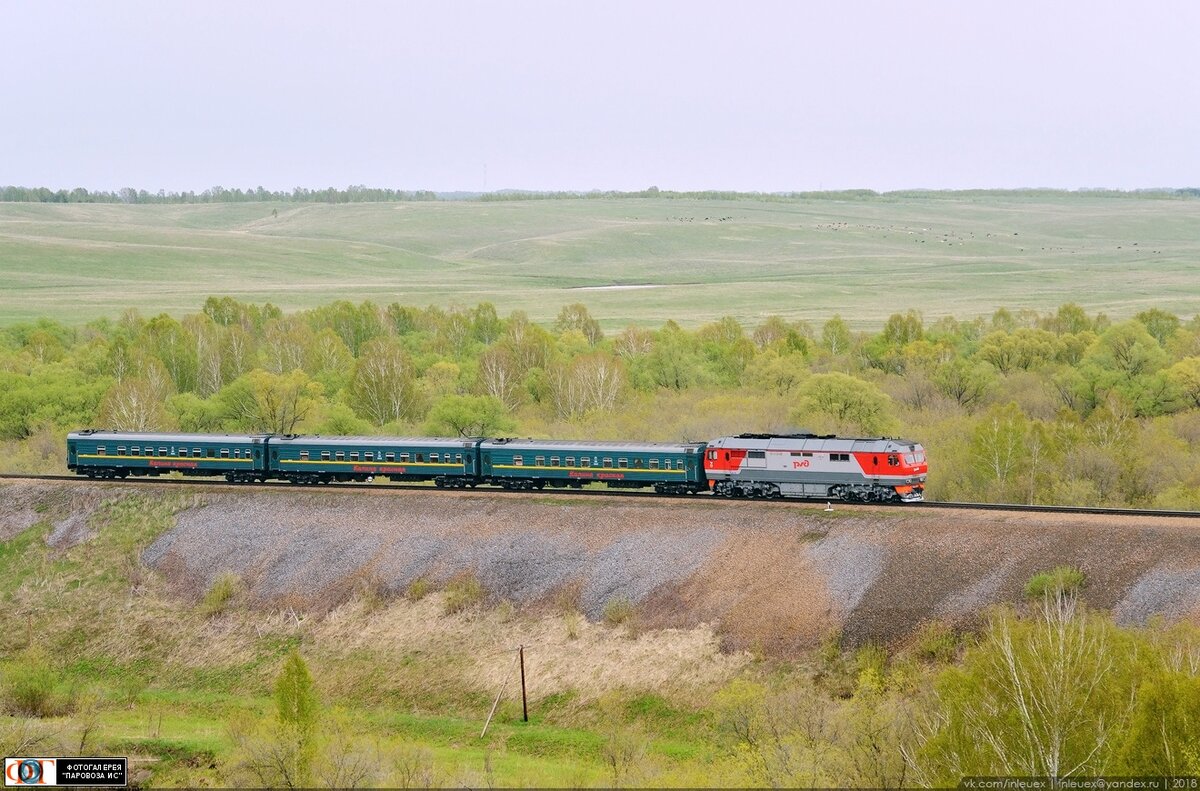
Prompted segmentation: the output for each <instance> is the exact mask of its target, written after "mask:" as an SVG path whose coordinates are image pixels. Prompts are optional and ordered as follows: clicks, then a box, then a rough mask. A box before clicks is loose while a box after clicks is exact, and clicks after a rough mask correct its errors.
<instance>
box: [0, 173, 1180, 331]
mask: <svg viewBox="0 0 1200 791" xmlns="http://www.w3.org/2000/svg"><path fill="white" fill-rule="evenodd" d="M275 209H278V217H273V216H272V211H273V210H275ZM722 217H723V218H728V219H726V220H723V221H719V220H718V218H722ZM1197 222H1200V201H1196V200H1182V199H1177V200H1166V199H1151V198H1145V197H1136V196H1122V197H1113V196H1103V197H1098V196H1089V195H1085V194H1076V195H1064V194H1041V193H1038V192H1030V193H1024V194H1014V193H1003V194H999V193H998V194H991V195H989V194H987V193H972V194H969V195H958V196H953V195H946V194H930V195H928V196H921V195H905V196H883V197H878V198H874V199H869V200H834V199H830V198H820V199H800V200H794V201H755V200H738V201H698V200H670V199H641V200H634V199H621V200H556V201H528V202H521V201H514V202H503V203H472V202H464V203H413V204H352V205H340V206H331V205H323V204H321V205H300V206H297V205H291V204H287V205H282V204H281V205H273V204H241V205H236V204H222V205H201V206H117V205H41V204H0V262H2V263H0V294H3V295H4V296H3V297H0V323H7V322H13V321H19V320H28V319H34V318H36V317H40V316H50V317H56V318H59V319H61V320H63V321H67V322H81V321H86V320H89V319H93V318H97V317H101V316H116V315H119V314H120V312H121V311H122V310H124V309H125V308H127V307H130V306H133V307H137V308H139V309H141V310H142V311H143V312H145V313H150V314H154V313H158V312H160V311H167V312H170V313H174V314H177V315H178V314H183V313H187V312H194V311H195V310H197V309H198V308H199V307H200V305H201V304H202V302H203V301H204V299H205V298H206V297H207V296H209V295H213V294H220V295H232V296H236V297H239V298H241V299H245V300H250V301H256V302H262V301H268V300H269V301H271V302H274V303H276V304H278V305H281V306H282V307H284V308H285V309H288V310H292V309H299V308H305V307H312V306H314V305H317V304H324V303H327V302H329V301H331V300H333V299H350V300H354V301H361V300H364V299H371V300H374V301H376V302H380V303H385V304H386V303H388V302H393V301H399V302H403V303H407V304H414V305H427V304H437V305H442V306H448V305H454V304H475V303H477V302H480V301H484V300H486V301H491V302H493V303H495V304H496V306H497V307H498V308H499V309H500V310H501V311H502V312H507V311H510V310H514V309H520V310H525V311H527V312H528V313H529V315H530V316H531V318H533V319H534V320H535V321H539V322H550V321H552V320H553V318H554V316H555V315H556V314H557V312H558V310H559V308H560V307H561V306H562V305H564V304H567V303H571V302H584V303H585V304H587V305H588V307H589V308H590V309H591V310H592V312H593V313H594V314H595V315H597V316H599V317H600V318H601V319H602V320H603V321H604V323H605V325H606V327H607V328H609V329H612V328H614V327H620V326H624V325H626V324H629V323H637V324H643V325H654V326H657V325H659V324H661V322H662V320H663V317H666V316H672V317H676V318H677V319H682V323H685V324H690V325H695V324H699V323H702V322H705V321H709V320H712V319H714V318H717V317H719V316H721V315H725V314H729V315H733V316H735V317H737V318H739V319H741V320H743V321H744V322H747V323H750V324H754V323H756V322H757V321H759V320H760V319H761V317H762V316H763V315H766V314H769V313H779V314H781V315H783V316H785V317H788V318H800V319H810V320H824V319H825V318H828V317H829V316H831V315H832V314H834V313H840V314H842V315H843V316H844V317H845V318H847V319H848V320H849V321H851V322H852V323H854V324H856V325H858V326H860V327H867V326H872V327H873V326H877V325H878V324H879V323H881V322H882V321H883V320H884V319H885V318H886V317H887V316H888V315H890V314H891V313H894V312H897V311H904V310H906V309H908V308H916V309H919V310H922V311H924V313H925V315H926V317H927V318H929V319H934V318H937V317H939V316H943V315H950V314H953V315H956V316H958V317H960V318H964V317H969V316H972V315H981V314H990V313H991V312H992V311H993V310H994V309H995V308H996V307H997V306H998V305H1006V306H1009V307H1010V308H1013V309H1016V308H1026V307H1027V308H1034V309H1039V310H1047V309H1053V308H1055V307H1057V306H1058V305H1059V304H1061V303H1063V302H1067V301H1077V302H1080V303H1081V304H1082V305H1083V306H1084V307H1085V308H1086V309H1087V310H1088V311H1089V312H1093V311H1097V310H1103V311H1105V312H1108V313H1109V314H1110V315H1113V316H1117V317H1122V316H1129V315H1131V314H1133V313H1135V312H1137V311H1138V310H1140V309H1142V308H1143V307H1145V306H1147V305H1150V304H1153V305H1154V306H1157V307H1160V308H1163V309H1165V310H1170V311H1174V312H1176V313H1179V314H1181V315H1185V316H1190V315H1192V314H1194V313H1197V312H1200V293H1197V291H1196V289H1195V287H1194V282H1195V277H1196V270H1197V267H1196V263H1195V262H1196V261H1197V260H1200V237H1197V236H1196V234H1195V233H1194V228H1195V227H1196V224H1197ZM612 285H626V286H628V285H642V286H646V285H648V286H653V287H652V288H639V289H633V290H584V289H596V288H602V287H606V286H612Z"/></svg>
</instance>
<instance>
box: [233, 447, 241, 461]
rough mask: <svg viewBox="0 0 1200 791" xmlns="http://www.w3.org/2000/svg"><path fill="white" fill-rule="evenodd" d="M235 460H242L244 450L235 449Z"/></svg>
mask: <svg viewBox="0 0 1200 791" xmlns="http://www.w3.org/2000/svg"><path fill="white" fill-rule="evenodd" d="M233 458H235V459H240V458H242V449H241V448H234V449H233Z"/></svg>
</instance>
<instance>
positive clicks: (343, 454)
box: [333, 450, 346, 461]
mask: <svg viewBox="0 0 1200 791" xmlns="http://www.w3.org/2000/svg"><path fill="white" fill-rule="evenodd" d="M333 457H334V459H336V460H337V461H345V460H346V451H344V450H339V451H337V452H336V453H334V454H333Z"/></svg>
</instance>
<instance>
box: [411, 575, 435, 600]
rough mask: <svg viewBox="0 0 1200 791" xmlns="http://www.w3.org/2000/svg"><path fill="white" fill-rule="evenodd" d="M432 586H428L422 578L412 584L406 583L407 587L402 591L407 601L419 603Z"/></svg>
mask: <svg viewBox="0 0 1200 791" xmlns="http://www.w3.org/2000/svg"><path fill="white" fill-rule="evenodd" d="M432 587H433V586H432V585H430V584H429V580H427V579H425V578H424V577H417V578H416V579H415V580H413V581H412V582H410V583H408V587H407V588H406V589H405V590H404V596H405V598H407V599H408V600H409V601H420V600H421V599H424V598H425V596H426V595H427V594H428V593H429V591H430V589H431V588H432Z"/></svg>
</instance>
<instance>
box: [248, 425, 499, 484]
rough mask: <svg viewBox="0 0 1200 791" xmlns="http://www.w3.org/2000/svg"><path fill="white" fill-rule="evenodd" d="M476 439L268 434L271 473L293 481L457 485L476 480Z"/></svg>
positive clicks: (273, 475)
mask: <svg viewBox="0 0 1200 791" xmlns="http://www.w3.org/2000/svg"><path fill="white" fill-rule="evenodd" d="M478 444H479V440H478V439H450V438H444V437H321V436H286V437H272V438H271V443H270V449H271V452H270V461H269V465H270V469H271V474H272V477H275V478H282V479H285V480H289V481H292V482H294V483H330V482H332V481H367V480H370V479H372V478H374V477H375V476H387V477H388V478H389V479H391V480H393V481H433V482H434V483H436V484H437V485H438V486H448V487H453V488H461V487H463V486H473V485H475V483H477V482H478V481H477V480H476V472H477V470H476V464H477V455H476V450H475V448H476V446H477V445H478Z"/></svg>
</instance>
